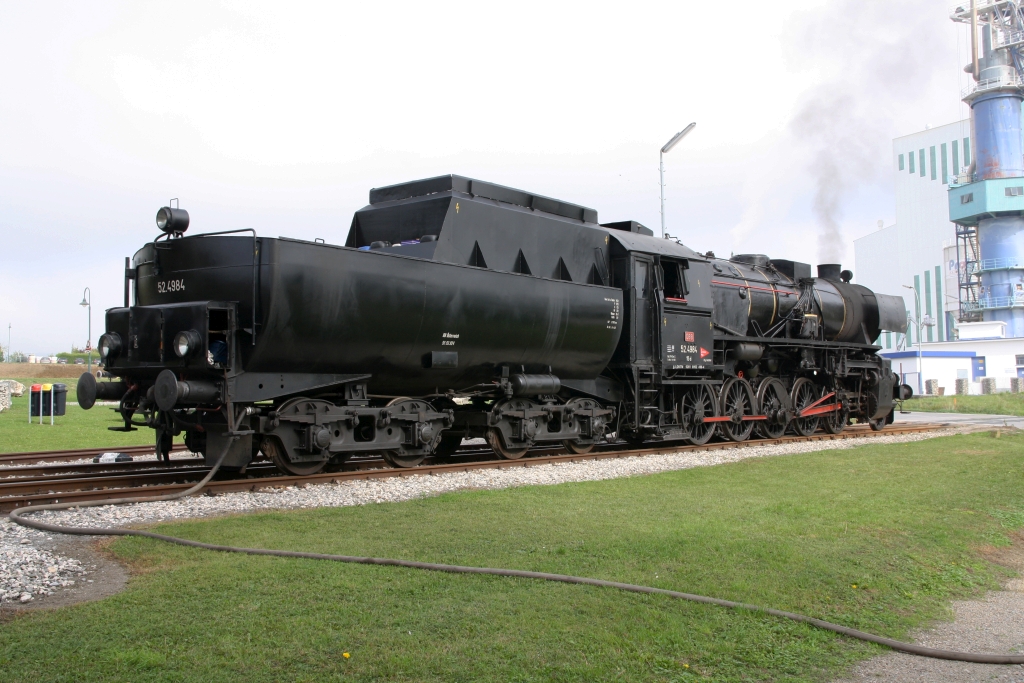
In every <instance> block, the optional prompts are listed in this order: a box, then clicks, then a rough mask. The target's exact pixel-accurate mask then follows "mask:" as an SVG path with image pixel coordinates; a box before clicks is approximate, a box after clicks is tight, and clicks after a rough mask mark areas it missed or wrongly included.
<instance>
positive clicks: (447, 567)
mask: <svg viewBox="0 0 1024 683" xmlns="http://www.w3.org/2000/svg"><path fill="white" fill-rule="evenodd" d="M229 447H230V443H229V444H228V446H225V448H224V452H223V453H221V455H220V457H219V458H218V459H217V462H216V464H215V465H214V466H213V468H212V469H211V470H210V472H209V473H208V474H207V475H206V476H205V477H204V478H203V480H202V481H200V482H199V483H198V484H196V485H195V486H193V487H191V488H189V489H188V490H186V491H182V492H180V493H170V494H167V495H163V496H151V497H148V498H112V499H107V500H96V501H90V502H85V503H55V504H52V505H32V506H28V507H23V508H18V509H17V510H14V511H13V512H11V514H10V519H11V521H13V522H15V523H17V524H20V525H22V526H26V527H31V528H33V529H41V530H43V531H51V532H54V533H58V534H75V535H80V536H142V537H145V538H154V539H156V540H158V541H166V542H167V543H176V544H178V545H184V546H190V547H193V548H204V549H206V550H219V551H221V552H226V553H245V554H247V555H272V556H274V557H298V558H303V559H308V560H330V561H332V562H351V563H355V564H377V565H387V566H392V567H408V568H409V569H426V570H429V571H436V572H449V573H452V574H489V575H491V576H515V577H518V578H522V579H541V580H544V581H559V582H561V583H576V584H583V585H587V586H600V587H602V588H618V589H619V590H623V591H629V592H631V593H653V594H655V595H667V596H669V597H671V598H678V599H680V600H689V601H691V602H700V603H704V604H707V605H718V606H720V607H730V608H732V609H738V610H747V611H750V612H764V613H765V614H770V615H772V616H775V617H784V618H786V619H792V620H793V621H798V622H801V623H804V624H810V625H811V626H816V627H818V628H821V629H825V630H827V631H833V632H835V633H839V634H842V635H844V636H850V637H852V638H857V639H859V640H866V641H867V642H869V643H877V644H879V645H884V646H886V647H889V648H892V649H893V650H899V651H900V652H907V653H909V654H912V655H920V656H922V657H933V658H935V659H950V660H953V661H958V662H976V663H980V664H1024V655H990V654H976V653H972V652H956V651H954V650H940V649H936V648H931V647H923V646H921V645H914V644H912V643H903V642H900V641H898V640H893V639H891V638H883V637H882V636H876V635H874V634H872V633H865V632H864V631H858V630H856V629H852V628H847V627H846V626H840V625H839V624H833V623H831V622H828V621H823V620H821V619H814V618H813V617H808V616H804V615H803V614H795V613H793V612H784V611H782V610H777V609H768V608H765V607H758V606H757V605H748V604H745V603H742V602H733V601H731V600H721V599H719V598H709V597H706V596H703V595H694V594H692V593H680V592H679V591H670V590H666V589H664V588H653V587H651V586H638V585H635V584H632V583H619V582H617V581H603V580H601V579H590V578H586V577H582V576H568V575H565V574H548V573H546V572H529V571H522V570H519V569H495V568H492V567H461V566H458V565H451V564H434V563H432V562H411V561H409V560H393V559H388V558H381V557H353V556H349V555H327V554H324V553H300V552H294V551H291V550H266V549H264V548H238V547H235V546H229V545H214V544H213V543H200V542H199V541H190V540H188V539H185V538H177V537H175V536H165V535H163V534H154V533H153V532H151V531H138V530H136V529H117V528H105V527H98V528H90V527H66V526H60V525H57V524H47V523H46V522H40V521H38V520H34V519H29V518H26V517H24V515H25V514H28V513H31V512H41V511H43V510H67V509H69V508H77V507H93V506H97V505H123V504H126V503H149V502H156V501H166V500H176V499H178V498H184V497H186V496H189V495H192V494H193V493H198V492H199V491H201V490H202V488H203V486H205V485H206V483H207V482H209V481H210V479H212V478H213V476H214V475H215V474H216V473H217V470H218V469H220V465H221V463H222V462H223V461H224V457H225V456H226V455H227V452H228V448H229Z"/></svg>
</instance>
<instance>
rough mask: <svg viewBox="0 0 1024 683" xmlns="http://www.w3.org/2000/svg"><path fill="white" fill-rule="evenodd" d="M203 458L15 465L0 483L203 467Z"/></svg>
mask: <svg viewBox="0 0 1024 683" xmlns="http://www.w3.org/2000/svg"><path fill="white" fill-rule="evenodd" d="M205 463H206V460H205V459H203V458H188V459H183V460H172V461H170V462H169V463H168V462H165V461H162V460H129V461H126V462H74V463H68V464H66V465H61V464H56V465H49V464H47V465H13V466H11V467H0V481H9V480H12V479H25V478H28V477H38V478H43V477H46V476H48V475H54V476H56V475H60V474H89V473H91V472H134V471H141V470H154V469H170V468H173V467H189V466H192V465H203V464H205Z"/></svg>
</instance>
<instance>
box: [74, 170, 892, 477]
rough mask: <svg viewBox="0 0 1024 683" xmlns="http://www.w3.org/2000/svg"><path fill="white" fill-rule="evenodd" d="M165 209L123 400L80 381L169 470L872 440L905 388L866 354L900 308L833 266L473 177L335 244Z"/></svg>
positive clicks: (129, 273)
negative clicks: (192, 465)
mask: <svg viewBox="0 0 1024 683" xmlns="http://www.w3.org/2000/svg"><path fill="white" fill-rule="evenodd" d="M162 211H164V210H162ZM168 211H170V210H168ZM174 211H175V212H178V213H176V214H173V216H174V220H173V221H171V222H167V221H165V225H167V226H169V227H165V228H164V229H165V235H164V236H161V237H160V238H157V239H156V240H154V241H153V242H151V243H149V244H147V245H145V246H144V247H143V248H142V249H140V250H139V252H137V253H136V254H135V256H134V258H133V259H132V260H131V262H130V263H128V264H126V269H125V302H124V304H125V305H124V306H123V307H119V308H114V309H110V310H108V311H107V314H106V323H107V325H106V332H105V334H104V335H103V336H102V337H101V339H100V344H99V346H100V351H101V355H102V356H103V359H104V363H105V369H106V372H108V373H109V374H111V375H112V376H113V377H114V378H115V379H114V381H109V382H96V380H95V379H94V378H93V377H92V376H91V375H88V374H87V375H83V376H82V378H81V380H80V381H79V402H80V404H81V405H82V407H84V408H90V407H92V405H93V404H94V403H95V401H96V400H97V399H107V400H116V401H118V408H117V410H118V412H119V413H120V415H121V417H122V418H123V426H122V427H118V428H116V429H122V430H133V429H136V428H138V427H143V426H144V427H149V428H152V429H154V430H155V440H156V444H157V450H158V453H160V454H161V455H163V457H166V456H167V454H168V453H169V450H170V444H171V440H172V438H173V436H175V435H177V434H181V433H184V434H185V440H186V444H187V445H188V447H189V448H190V449H191V450H193V451H195V452H200V453H204V454H207V455H208V456H209V454H212V453H219V452H221V451H223V450H224V449H225V448H226V449H227V456H226V459H225V461H224V466H225V467H228V468H233V469H236V470H244V468H245V467H246V466H247V465H248V463H249V462H250V461H251V460H252V459H253V458H255V457H258V455H259V454H260V453H262V454H264V455H265V456H267V457H269V458H271V459H272V460H273V461H274V462H275V463H276V464H277V465H278V466H279V467H280V468H281V469H283V470H285V471H288V472H291V473H295V474H307V473H312V472H315V471H318V470H320V469H322V468H324V467H326V466H329V465H337V464H340V463H342V462H344V461H345V460H346V459H347V458H349V457H352V456H355V455H359V454H366V453H380V454H382V455H383V457H384V458H385V459H386V460H387V461H388V462H389V463H390V464H392V465H393V466H397V467H411V466H415V465H417V464H419V463H420V462H422V461H423V459H424V458H425V457H427V456H428V455H434V456H435V457H438V458H445V457H449V456H450V455H451V454H452V453H453V452H454V451H455V449H456V448H457V447H458V445H459V444H460V443H461V441H462V440H463V439H464V438H467V437H469V438H472V437H482V438H484V439H486V440H487V442H488V444H489V445H490V446H491V447H492V448H493V450H494V451H495V452H496V453H497V454H498V455H499V456H501V457H503V458H509V459H514V458H519V457H522V456H523V455H524V454H525V453H526V452H527V451H528V450H529V449H530V448H531V447H532V446H533V445H535V444H539V443H561V444H564V446H565V447H566V448H568V449H569V450H571V451H573V452H576V453H584V452H587V451H589V450H591V449H592V448H593V447H594V446H595V445H596V444H597V443H600V442H601V441H602V440H605V439H606V438H608V437H609V436H611V435H613V434H614V435H616V436H617V437H619V438H622V439H625V440H627V441H629V442H631V443H643V442H649V441H657V440H665V439H687V440H689V441H691V442H693V443H705V442H707V441H708V440H710V439H711V438H713V437H714V436H715V435H716V434H718V435H720V436H721V437H723V438H727V439H731V440H734V441H743V440H745V439H747V438H750V437H751V436H752V435H753V433H754V432H755V431H756V432H757V433H758V434H759V435H761V436H764V437H778V436H781V435H782V434H783V433H785V432H786V431H787V430H790V429H791V430H793V431H795V432H797V433H799V434H810V433H812V432H814V431H815V430H816V429H817V428H818V427H819V426H821V427H822V428H824V429H826V430H827V431H830V432H838V431H840V430H842V429H843V428H844V427H845V426H846V424H847V423H848V422H849V420H850V419H857V420H858V421H863V422H868V423H870V424H871V426H872V428H875V429H880V428H882V427H883V426H884V425H885V424H886V423H887V422H891V421H892V416H893V408H892V402H893V398H894V396H895V395H897V394H898V393H899V392H900V391H902V389H901V388H900V387H899V386H898V384H897V382H896V378H895V376H894V375H893V374H892V371H891V369H890V367H889V364H888V361H886V360H885V359H883V358H881V357H879V356H878V355H877V351H878V347H877V346H874V345H873V344H872V341H873V340H874V339H875V338H877V336H878V333H879V331H880V330H882V329H887V330H894V331H905V329H906V311H905V309H904V308H903V303H902V299H901V298H899V297H889V296H886V295H881V294H875V293H873V292H871V291H870V290H867V289H866V288H864V287H860V286H859V285H853V284H850V282H849V281H850V279H851V277H852V274H850V273H849V272H848V271H842V270H841V268H840V267H839V266H833V265H825V266H819V272H818V277H811V275H810V266H809V265H806V264H800V263H794V262H791V261H780V260H771V259H768V258H767V257H765V256H761V255H741V256H737V257H735V258H733V259H731V260H723V259H716V258H715V257H714V255H713V254H711V253H710V252H709V253H707V254H699V253H697V252H694V251H693V250H691V249H689V248H687V247H685V246H683V245H681V244H679V243H677V242H672V241H669V240H662V239H656V238H654V236H653V234H652V233H651V231H650V230H648V229H647V228H645V227H644V226H642V225H640V224H638V223H636V222H632V221H628V222H620V223H607V224H599V223H598V222H597V212H596V211H593V210H592V209H587V208H585V207H581V206H577V205H574V204H570V203H567V202H562V201H559V200H554V199H550V198H547V197H542V196H539V195H534V194H530V193H526V192H522V191H519V190H514V189H511V188H506V187H502V186H498V185H493V184H490V183H485V182H481V181H478V180H472V179H469V178H463V177H460V176H441V177H439V178H431V179H427V180H422V181H414V182H411V183H403V184H401V185H395V186H390V187H386V188H379V189H375V190H372V191H371V193H370V204H369V205H368V206H367V207H365V208H363V209H361V210H360V211H358V212H356V214H355V216H354V217H353V221H352V226H351V229H350V231H349V235H348V239H347V241H346V244H345V245H344V246H337V245H330V244H325V243H322V242H305V241H301V240H292V239H287V238H266V237H260V236H258V235H257V234H256V232H255V231H254V230H245V231H228V232H221V233H207V234H202V235H196V236H189V237H186V236H184V232H185V230H186V229H187V225H188V218H187V214H186V213H184V212H182V211H180V210H178V209H175V210H174ZM241 232H247V233H249V235H248V236H242V235H241V234H238V233H241ZM130 283H134V288H133V289H134V296H133V297H131V296H130V295H129V284H130ZM140 418H141V419H140Z"/></svg>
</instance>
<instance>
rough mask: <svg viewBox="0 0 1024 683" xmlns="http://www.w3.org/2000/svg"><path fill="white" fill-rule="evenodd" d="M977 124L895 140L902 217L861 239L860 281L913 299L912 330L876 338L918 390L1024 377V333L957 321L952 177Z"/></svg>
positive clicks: (1003, 383) (973, 389) (966, 159)
mask: <svg viewBox="0 0 1024 683" xmlns="http://www.w3.org/2000/svg"><path fill="white" fill-rule="evenodd" d="M970 130H971V126H970V120H968V119H964V120H963V121H957V122H955V123H950V124H947V125H944V126H938V127H935V128H929V129H927V130H923V131H921V132H919V133H914V134H912V135H906V136H903V137H900V138H896V139H895V140H893V151H892V160H891V163H892V170H893V180H894V186H895V190H896V193H895V194H896V223H895V224H894V225H890V226H887V227H883V228H881V229H879V230H877V231H876V232H873V233H871V234H869V235H866V236H864V237H862V238H860V239H857V240H854V258H855V265H854V268H853V272H854V278H855V282H857V283H859V284H862V285H864V286H865V287H868V288H869V289H872V290H874V291H876V292H880V293H882V294H893V295H900V296H902V297H903V299H904V301H905V302H906V305H907V311H908V312H909V315H910V318H911V320H910V324H909V326H908V330H907V334H906V335H902V334H896V333H892V332H883V333H882V335H881V336H880V337H879V339H878V341H877V343H878V344H879V345H880V346H881V347H882V349H883V351H882V355H884V356H886V357H888V358H890V359H892V364H893V370H894V371H895V372H897V373H899V374H900V375H901V376H902V377H903V379H904V382H906V383H907V384H909V385H910V386H911V387H913V388H914V391H915V392H916V391H918V387H919V386H923V385H924V383H925V380H932V379H934V380H937V386H938V387H941V388H943V389H944V390H945V393H947V394H952V393H953V392H954V391H955V387H956V380H957V379H968V380H970V381H969V382H968V391H969V393H972V394H978V393H981V392H982V380H983V379H984V378H986V377H990V378H994V379H995V385H994V386H995V389H996V390H1008V389H1010V379H1011V378H1014V377H1024V339H1007V338H1006V337H1005V325H1004V324H1001V323H988V322H986V323H963V324H961V323H958V322H957V315H958V313H959V308H960V302H959V290H958V278H957V273H958V262H957V251H956V229H955V226H954V225H953V223H951V222H950V220H949V199H948V196H947V190H948V185H949V179H950V177H951V176H954V175H956V174H958V173H960V172H962V170H963V169H965V168H966V167H968V166H969V165H970V163H971V149H972V148H971V138H970ZM907 287H910V288H911V289H907ZM919 322H921V323H922V325H921V328H920V329H921V336H922V337H923V344H920V345H919V339H918V323H919ZM919 359H920V361H921V365H922V366H923V369H924V373H923V375H919V374H918V371H919V368H918V361H919ZM991 388H993V387H992V384H991V383H988V386H987V387H986V389H991Z"/></svg>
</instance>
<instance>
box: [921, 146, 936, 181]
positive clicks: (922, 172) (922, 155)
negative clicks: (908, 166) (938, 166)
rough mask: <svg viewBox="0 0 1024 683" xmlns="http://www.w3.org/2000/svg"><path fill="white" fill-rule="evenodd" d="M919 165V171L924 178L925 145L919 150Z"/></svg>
mask: <svg viewBox="0 0 1024 683" xmlns="http://www.w3.org/2000/svg"><path fill="white" fill-rule="evenodd" d="M917 166H918V169H919V173H920V175H921V177H922V178H924V148H923V147H922V148H921V149H919V150H918V152H917ZM932 166H934V164H932Z"/></svg>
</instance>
